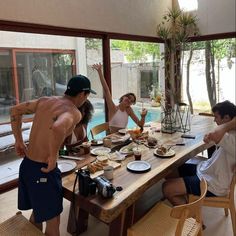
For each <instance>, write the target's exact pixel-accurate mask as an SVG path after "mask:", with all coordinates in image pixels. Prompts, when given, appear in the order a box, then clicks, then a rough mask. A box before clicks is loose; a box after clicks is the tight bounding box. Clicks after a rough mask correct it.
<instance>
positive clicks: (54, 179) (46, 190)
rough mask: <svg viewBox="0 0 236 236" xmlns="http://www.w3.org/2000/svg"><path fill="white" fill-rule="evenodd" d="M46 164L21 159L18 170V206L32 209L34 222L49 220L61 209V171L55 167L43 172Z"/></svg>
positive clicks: (20, 208)
mask: <svg viewBox="0 0 236 236" xmlns="http://www.w3.org/2000/svg"><path fill="white" fill-rule="evenodd" d="M42 167H47V164H45V163H40V162H35V161H32V160H30V159H28V158H27V157H25V158H24V159H23V161H22V162H21V165H20V171H19V188H18V208H19V210H29V209H33V213H34V218H35V222H36V223H41V222H43V221H47V220H50V219H52V218H54V217H56V216H58V215H60V213H61V212H62V210H63V207H62V200H63V196H62V181H61V172H60V170H59V169H58V167H56V168H55V169H54V170H52V171H50V172H49V173H43V172H42V171H41V168H42Z"/></svg>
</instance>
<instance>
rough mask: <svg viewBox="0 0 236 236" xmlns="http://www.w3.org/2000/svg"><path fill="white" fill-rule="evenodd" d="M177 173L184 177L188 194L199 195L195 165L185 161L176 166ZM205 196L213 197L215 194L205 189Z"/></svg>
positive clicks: (198, 181)
mask: <svg viewBox="0 0 236 236" xmlns="http://www.w3.org/2000/svg"><path fill="white" fill-rule="evenodd" d="M178 171H179V175H180V177H182V178H183V179H184V183H185V187H186V189H187V193H188V194H194V195H198V196H200V195H201V190H200V179H199V178H198V176H197V174H196V173H197V165H195V164H188V163H185V164H183V165H182V166H180V167H179V168H178ZM206 196H207V197H214V196H216V195H215V194H213V193H211V192H209V191H207V193H206Z"/></svg>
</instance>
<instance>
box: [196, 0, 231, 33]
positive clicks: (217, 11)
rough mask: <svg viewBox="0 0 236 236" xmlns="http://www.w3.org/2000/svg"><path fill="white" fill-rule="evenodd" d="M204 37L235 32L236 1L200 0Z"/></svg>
mask: <svg viewBox="0 0 236 236" xmlns="http://www.w3.org/2000/svg"><path fill="white" fill-rule="evenodd" d="M198 5H199V9H198V11H197V16H198V18H199V27H200V30H201V34H202V35H208V34H217V33H224V32H235V31H236V25H235V20H236V18H235V0H198Z"/></svg>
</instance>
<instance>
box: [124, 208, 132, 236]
mask: <svg viewBox="0 0 236 236" xmlns="http://www.w3.org/2000/svg"><path fill="white" fill-rule="evenodd" d="M134 209H135V204H133V205H131V206H130V207H129V208H128V209H126V213H125V220H124V223H123V233H122V235H123V236H126V235H127V229H128V228H129V227H131V226H132V225H133V221H134Z"/></svg>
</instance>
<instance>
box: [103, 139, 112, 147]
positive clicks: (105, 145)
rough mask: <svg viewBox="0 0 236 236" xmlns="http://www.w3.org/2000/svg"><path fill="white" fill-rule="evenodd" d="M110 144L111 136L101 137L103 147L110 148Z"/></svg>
mask: <svg viewBox="0 0 236 236" xmlns="http://www.w3.org/2000/svg"><path fill="white" fill-rule="evenodd" d="M111 145H112V141H111V138H104V139H103V146H104V147H108V148H110V147H111Z"/></svg>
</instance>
